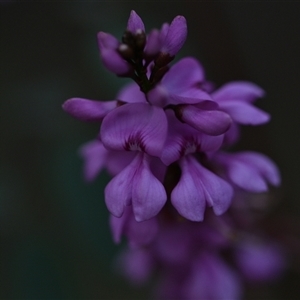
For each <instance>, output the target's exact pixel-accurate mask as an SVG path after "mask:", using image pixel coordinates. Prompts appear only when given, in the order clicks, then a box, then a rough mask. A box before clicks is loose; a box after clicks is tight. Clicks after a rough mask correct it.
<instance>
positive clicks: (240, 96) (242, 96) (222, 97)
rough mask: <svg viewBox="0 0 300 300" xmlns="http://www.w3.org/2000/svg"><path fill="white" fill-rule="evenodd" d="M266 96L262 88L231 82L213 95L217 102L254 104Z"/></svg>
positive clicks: (249, 83)
mask: <svg viewBox="0 0 300 300" xmlns="http://www.w3.org/2000/svg"><path fill="white" fill-rule="evenodd" d="M264 95H265V92H264V90H263V89H262V88H260V87H259V86H257V85H256V84H254V83H252V82H247V81H233V82H229V83H227V84H225V85H223V86H222V87H221V88H219V89H218V90H217V91H215V92H214V93H213V94H212V96H213V98H214V100H215V101H217V102H223V101H228V100H238V101H245V102H253V101H255V100H256V99H257V98H261V97H263V96H264Z"/></svg>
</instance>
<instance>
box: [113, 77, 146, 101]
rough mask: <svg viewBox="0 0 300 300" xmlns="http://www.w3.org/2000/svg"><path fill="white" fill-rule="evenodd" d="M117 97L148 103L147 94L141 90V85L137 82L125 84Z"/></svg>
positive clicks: (122, 99) (123, 99)
mask: <svg viewBox="0 0 300 300" xmlns="http://www.w3.org/2000/svg"><path fill="white" fill-rule="evenodd" d="M117 99H118V100H121V101H124V102H127V103H136V102H142V103H143V102H144V103H147V101H146V97H145V94H144V93H143V92H141V89H140V87H139V86H138V85H137V84H136V83H135V82H133V83H129V84H127V85H125V86H124V87H123V88H122V89H121V90H120V92H119V93H118V95H117Z"/></svg>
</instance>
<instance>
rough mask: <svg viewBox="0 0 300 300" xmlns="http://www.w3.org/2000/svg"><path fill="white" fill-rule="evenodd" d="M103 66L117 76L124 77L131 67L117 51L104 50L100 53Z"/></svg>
mask: <svg viewBox="0 0 300 300" xmlns="http://www.w3.org/2000/svg"><path fill="white" fill-rule="evenodd" d="M101 58H102V62H103V64H104V66H105V67H106V68H107V69H108V70H109V71H111V72H113V73H115V74H117V75H120V76H121V75H126V74H128V73H130V72H131V70H132V66H131V65H130V64H129V63H128V62H127V61H126V60H124V59H123V58H122V57H121V56H120V54H119V53H118V52H117V50H114V49H108V48H104V49H103V50H102V51H101Z"/></svg>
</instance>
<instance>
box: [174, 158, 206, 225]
mask: <svg viewBox="0 0 300 300" xmlns="http://www.w3.org/2000/svg"><path fill="white" fill-rule="evenodd" d="M180 166H181V172H182V173H181V177H180V180H179V182H178V184H177V185H176V187H175V188H174V189H173V191H172V194H171V202H172V204H173V205H174V207H175V208H176V209H177V211H178V212H179V213H180V214H181V215H182V216H183V217H185V218H187V219H189V220H191V221H203V218H204V211H205V206H206V204H205V195H204V191H203V188H202V186H201V184H199V183H198V182H196V181H195V178H196V177H198V174H195V173H194V172H193V170H192V169H189V165H188V162H187V160H186V159H182V160H181V163H180Z"/></svg>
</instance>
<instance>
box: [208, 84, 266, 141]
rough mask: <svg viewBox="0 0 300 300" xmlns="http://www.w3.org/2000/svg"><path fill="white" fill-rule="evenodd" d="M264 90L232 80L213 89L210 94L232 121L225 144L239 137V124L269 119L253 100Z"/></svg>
mask: <svg viewBox="0 0 300 300" xmlns="http://www.w3.org/2000/svg"><path fill="white" fill-rule="evenodd" d="M264 95H265V92H264V91H263V90H262V89H261V88H260V87H259V86H257V85H256V84H254V83H251V82H247V81H233V82H230V83H227V84H225V85H223V86H222V87H220V88H219V89H218V90H216V91H214V92H213V93H212V94H211V96H212V98H213V99H214V100H215V101H216V102H217V103H218V104H219V107H220V109H221V110H222V111H224V112H226V113H228V114H229V115H230V117H231V118H232V120H233V122H232V124H231V126H230V128H229V130H228V131H227V132H226V133H225V144H226V145H231V144H233V143H235V142H236V141H237V140H238V138H239V134H240V132H239V126H237V124H239V125H260V124H264V123H266V122H268V121H269V120H270V115H269V114H268V113H266V112H264V111H262V110H261V109H259V108H257V107H255V106H254V105H253V102H254V101H255V100H256V99H257V98H261V97H263V96H264Z"/></svg>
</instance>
